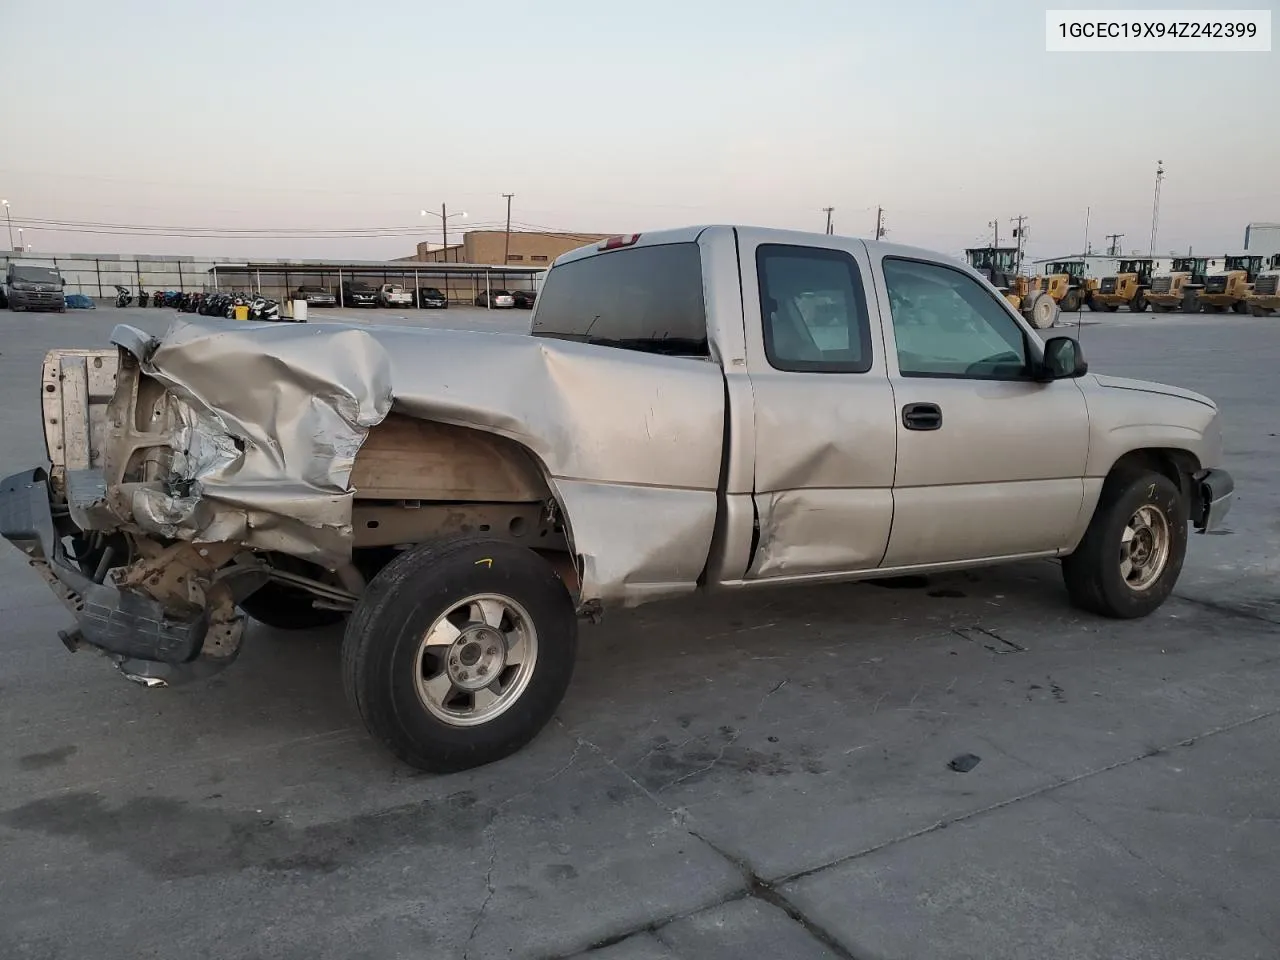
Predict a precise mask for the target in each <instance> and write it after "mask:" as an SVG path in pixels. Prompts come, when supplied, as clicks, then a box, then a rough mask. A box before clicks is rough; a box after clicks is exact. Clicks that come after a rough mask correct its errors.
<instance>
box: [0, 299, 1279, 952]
mask: <svg viewBox="0 0 1280 960" xmlns="http://www.w3.org/2000/svg"><path fill="white" fill-rule="evenodd" d="M455 313H456V315H455ZM168 316H169V314H168V312H166V311H154V312H153V311H115V310H112V309H110V308H105V309H99V310H98V311H96V312H95V313H92V314H78V313H69V314H66V315H64V316H54V315H46V316H41V315H26V314H23V315H16V316H15V315H12V314H0V318H2V319H0V322H2V323H3V324H4V331H3V333H2V334H0V395H2V396H3V399H4V401H5V402H4V403H3V404H0V467H4V468H5V469H13V470H16V469H19V468H21V467H23V466H26V465H27V464H28V463H33V462H35V461H37V460H38V459H39V458H40V457H41V456H42V445H41V442H40V437H39V422H38V411H37V409H36V387H37V383H38V376H39V362H40V358H41V356H42V355H43V352H44V350H45V349H46V348H47V347H49V346H54V345H62V346H86V345H94V344H98V343H103V342H105V340H106V337H107V335H108V333H109V331H110V328H111V326H112V324H113V323H115V322H118V321H119V320H120V319H121V318H122V317H127V318H128V319H129V320H130V321H131V322H139V323H140V324H141V325H144V326H147V327H149V328H150V329H153V330H160V329H163V327H164V325H165V322H166V320H167V317H168ZM379 318H380V319H384V320H385V319H387V316H386V315H379ZM472 318H475V319H476V320H477V321H478V322H482V323H486V324H494V323H520V322H527V315H524V316H519V317H503V318H500V319H499V318H492V317H491V316H485V315H484V314H483V312H482V311H481V312H472V311H465V310H459V311H456V312H455V311H453V310H451V311H450V316H449V317H448V318H447V320H448V322H449V323H451V324H458V323H462V322H469V321H470V319H472ZM319 319H321V320H323V319H324V316H323V315H322V316H321V317H320V318H319ZM414 319H415V318H413V317H410V318H409V319H408V320H405V321H398V320H395V319H392V322H413V320H414ZM1086 319H1088V315H1086ZM433 320H434V318H433ZM435 322H440V321H438V320H436V321H435ZM1082 338H1083V344H1084V348H1085V352H1086V355H1087V356H1088V357H1089V359H1090V362H1091V363H1092V364H1093V366H1094V367H1095V369H1098V370H1101V371H1106V372H1112V373H1117V374H1121V375H1128V376H1137V377H1145V378H1151V379H1162V380H1167V381H1169V382H1173V383H1177V384H1180V385H1184V386H1187V387H1191V388H1193V389H1197V390H1201V391H1202V392H1205V393H1207V394H1209V395H1211V396H1213V397H1214V398H1215V399H1217V400H1218V401H1219V402H1220V403H1221V404H1222V406H1223V407H1224V410H1225V415H1226V418H1227V419H1226V448H1227V464H1226V465H1227V467H1228V468H1229V469H1230V470H1231V471H1232V472H1233V473H1234V474H1235V476H1236V481H1237V488H1238V495H1239V496H1238V502H1237V504H1236V505H1235V507H1234V508H1233V512H1232V514H1231V516H1230V517H1229V526H1230V528H1231V531H1232V532H1231V533H1230V535H1223V536H1208V537H1205V536H1196V537H1193V538H1192V543H1191V549H1190V553H1189V557H1188V561H1187V565H1186V568H1185V572H1184V574H1183V578H1182V581H1181V583H1180V585H1179V588H1178V591H1177V594H1176V596H1175V598H1174V599H1172V600H1171V601H1170V602H1169V603H1168V604H1166V605H1165V607H1164V608H1162V609H1161V610H1160V611H1159V612H1158V613H1156V614H1155V615H1153V616H1152V617H1150V618H1149V619H1147V620H1144V621H1140V622H1135V623H1118V622H1112V621H1106V620H1100V619H1097V618H1094V617H1089V616H1085V615H1081V614H1078V613H1077V612H1076V611H1074V610H1072V609H1071V608H1070V607H1068V606H1067V604H1066V601H1065V595H1064V592H1063V590H1062V587H1061V584H1060V578H1059V571H1058V568H1057V566H1056V565H1055V564H1053V563H1048V562H1043V563H1033V564H1024V565H1019V566H1011V567H1007V568H1001V569H994V570H986V571H974V572H970V573H965V574H958V575H954V576H947V577H931V578H929V579H928V580H920V581H906V582H900V583H896V584H893V585H888V586H886V585H870V584H867V585H859V586H836V587H824V588H814V589H801V590H788V591H779V592H773V593H768V594H758V595H755V596H750V597H733V598H725V599H710V600H699V601H695V602H692V603H686V604H679V605H659V606H653V607H644V608H640V609H639V610H636V611H634V612H630V613H625V614H618V615H610V616H609V617H607V618H606V619H605V621H604V622H603V623H602V624H600V625H597V626H588V627H585V628H584V631H583V643H582V658H581V663H580V666H579V669H578V672H577V674H576V676H575V680H574V683H573V686H572V688H571V689H570V691H569V695H568V697H567V699H566V700H565V703H564V705H563V707H562V708H561V710H560V712H559V715H558V717H557V719H556V721H555V722H554V723H552V724H551V725H550V726H549V727H548V728H547V730H546V731H545V732H544V733H543V734H542V735H541V736H540V737H538V739H537V740H535V741H534V743H533V744H531V745H530V746H529V747H528V748H527V749H526V750H524V751H522V752H521V753H520V754H518V755H517V756H515V757H512V758H510V759H509V760H507V761H504V762H502V763H498V764H493V765H491V766H489V767H485V768H482V769H479V770H475V771H470V772H467V773H463V774H457V775H453V776H449V777H429V776H422V775H418V774H416V773H414V772H413V771H410V770H408V769H406V768H404V767H402V766H400V765H398V764H397V763H396V762H394V761H393V760H391V759H389V758H388V757H387V756H386V755H385V754H383V753H382V752H381V751H380V750H379V749H378V748H377V747H376V746H375V745H374V744H373V743H372V742H371V741H369V740H368V739H367V738H366V737H365V735H364V732H363V730H362V729H361V728H360V726H359V725H358V723H357V722H356V721H355V720H353V718H352V717H351V715H350V714H349V712H348V710H347V707H346V704H345V702H344V701H343V698H342V695H341V690H340V688H339V684H338V641H339V637H340V633H339V631H336V630H330V631H321V632H317V633H313V634H307V635H290V634H284V633H277V632H274V631H272V630H269V629H267V628H265V627H262V626H261V625H257V624H255V625H253V626H252V628H251V630H250V635H249V638H248V641H247V645H246V649H245V652H244V654H243V655H242V657H241V658H240V660H239V661H238V663H237V664H236V665H235V666H234V667H233V668H232V669H231V670H229V671H227V672H226V673H224V674H222V675H220V676H219V677H216V678H215V679H213V680H211V681H209V682H206V683H203V684H200V685H198V686H192V687H187V688H185V689H177V690H160V691H150V690H144V689H141V688H137V687H134V686H132V685H130V684H128V683H126V682H125V681H123V680H122V679H120V678H119V677H118V676H117V675H116V674H115V673H114V672H113V671H112V670H111V669H110V667H109V665H108V664H106V663H105V662H104V661H102V660H100V659H98V658H95V657H92V656H89V655H85V654H81V655H75V656H72V655H70V654H68V653H67V652H66V651H65V650H64V649H63V647H62V645H61V644H60V643H59V642H58V641H57V638H56V634H55V631H56V630H57V629H58V628H59V627H61V626H64V625H65V624H66V622H67V617H66V616H65V615H64V614H63V613H62V611H61V609H60V608H59V607H58V606H57V605H56V604H55V603H54V601H53V598H52V596H51V595H50V594H49V593H48V591H47V589H46V588H45V587H44V586H43V585H42V584H41V583H40V582H39V581H38V579H37V578H36V577H34V576H33V575H31V574H30V572H29V571H27V570H26V568H25V567H24V566H23V564H22V563H21V561H20V559H19V557H18V556H17V554H16V553H15V552H14V551H12V550H9V549H5V550H3V551H0V575H2V576H0V616H2V617H3V618H4V622H5V625H6V629H5V630H4V651H3V658H2V659H0V723H2V724H3V729H4V731H5V732H4V736H3V749H2V750H0V863H3V864H4V869H3V870H0V957H5V958H8V957H11V956H12V957H22V958H42V960H44V958H49V960H52V958H64V957H65V958H72V957H81V956H92V957H95V958H98V960H113V958H137V957H164V958H169V957H173V956H185V957H190V958H201V957H210V958H212V957H217V958H219V960H225V958H233V957H234V958H240V957H243V958H268V957H269V958H295V957H296V958H307V960H320V958H343V960H348V958H370V960H374V958H377V960H383V958H402V957H403V958H409V957H413V958H420V957H432V958H450V957H468V958H488V957H527V958H551V957H569V956H576V955H585V956H590V957H593V958H595V960H639V958H666V960H670V958H692V957H697V958H700V960H702V958H720V957H725V958H731V957H742V956H756V955H760V956H780V957H788V958H791V957H795V958H808V957H815V958H816V957H836V958H849V957H855V958H858V960H870V958H905V957H930V958H932V957H948V958H953V957H972V958H975V960H976V958H982V960H994V958H1022V957H1027V958H1032V957H1034V958H1036V960H1045V958H1057V957H1063V958H1068V957H1070V958H1072V960H1081V958H1093V957H1096V958H1100V960H1101V958H1106V960H1113V958H1118V957H1126V958H1129V957H1131V958H1147V957H1151V958H1155V957H1159V958H1162V960H1165V958H1180V957H1186V958H1197V960H1200V958H1209V957H1223V958H1232V960H1240V958H1249V957H1260V958H1261V957H1268V958H1270V957H1275V956H1276V955H1278V954H1280V907H1277V906H1276V902H1275V897H1274V894H1273V892H1272V888H1273V886H1274V884H1273V881H1274V878H1275V877H1276V876H1277V873H1278V872H1280V800H1278V799H1277V797H1278V796H1280V759H1277V754H1276V751H1275V748H1274V744H1275V743H1276V741H1277V738H1280V645H1278V644H1277V626H1276V624H1277V623H1278V622H1280V592H1278V591H1277V587H1276V567H1277V563H1278V562H1280V550H1278V549H1277V546H1278V544H1277V540H1278V538H1280V520H1278V519H1277V517H1278V516H1280V514H1278V513H1277V510H1276V507H1277V493H1276V490H1275V487H1274V485H1273V483H1272V477H1273V476H1274V474H1275V471H1276V468H1277V465H1280V453H1278V451H1280V440H1277V438H1276V434H1277V433H1280V427H1277V426H1276V425H1275V422H1274V415H1273V413H1272V399H1271V395H1270V391H1269V388H1268V387H1267V386H1266V383H1267V381H1268V379H1269V374H1270V371H1271V370H1273V369H1274V368H1275V367H1276V365H1277V362H1278V361H1280V326H1277V325H1275V324H1274V322H1267V321H1262V320H1252V319H1250V318H1236V317H1198V318H1182V317H1178V316H1172V317H1160V318H1156V317H1153V316H1151V315H1149V314H1148V315H1140V316H1135V317H1132V318H1129V317H1127V316H1126V315H1125V314H1123V313H1121V314H1117V315H1114V316H1113V315H1108V318H1107V319H1106V320H1105V321H1103V322H1102V323H1098V324H1090V325H1088V326H1085V327H1084V328H1083V329H1082ZM966 753H971V754H974V755H976V756H978V757H979V758H980V760H979V762H978V764H977V765H976V766H975V767H973V768H972V769H971V770H969V771H968V772H967V773H958V772H956V771H953V770H951V769H949V768H948V766H947V764H948V762H949V761H950V760H951V759H952V758H954V757H956V756H958V755H960V754H966Z"/></svg>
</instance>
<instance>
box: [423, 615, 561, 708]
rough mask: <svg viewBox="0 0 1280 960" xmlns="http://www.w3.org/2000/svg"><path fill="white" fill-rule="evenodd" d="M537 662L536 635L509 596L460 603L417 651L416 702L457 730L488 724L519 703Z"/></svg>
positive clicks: (431, 631) (437, 624) (528, 621)
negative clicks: (419, 702)
mask: <svg viewBox="0 0 1280 960" xmlns="http://www.w3.org/2000/svg"><path fill="white" fill-rule="evenodd" d="M537 660H538V633H537V631H536V630H535V629H534V627H533V619H532V618H531V617H530V616H529V613H528V611H526V610H525V608H524V607H522V606H521V605H520V604H518V603H516V601H514V600H512V599H511V598H510V597H503V596H500V595H498V594H480V595H477V596H474V597H468V598H467V599H465V600H462V601H459V602H458V603H456V604H454V605H453V606H452V607H450V608H449V610H448V611H446V612H445V614H444V615H443V616H441V617H440V618H439V619H437V620H436V622H435V623H433V624H432V625H431V628H430V629H429V630H428V631H427V632H426V633H425V634H424V635H423V637H422V643H421V645H420V646H419V648H418V656H417V658H416V661H415V662H416V664H417V689H418V698H419V699H420V700H421V701H422V705H423V706H425V707H426V708H427V710H428V711H429V712H430V713H431V715H432V716H434V717H436V718H437V719H439V720H442V721H444V722H445V723H447V724H450V725H451V726H455V727H473V726H477V725H479V724H482V723H487V722H488V721H490V720H492V719H493V718H494V717H496V716H498V715H499V714H501V713H503V712H504V711H505V710H507V709H508V708H509V707H510V706H511V705H512V704H513V703H515V702H516V700H518V699H519V698H520V695H521V694H522V693H523V692H524V690H525V688H526V687H527V686H528V685H529V679H530V678H531V677H532V676H533V668H534V665H535V664H536V663H537Z"/></svg>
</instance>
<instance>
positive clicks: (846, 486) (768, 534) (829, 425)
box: [739, 230, 897, 580]
mask: <svg viewBox="0 0 1280 960" xmlns="http://www.w3.org/2000/svg"><path fill="white" fill-rule="evenodd" d="M739 254H740V262H741V264H742V277H743V303H744V306H745V308H746V311H747V316H748V317H751V316H752V315H753V313H754V315H755V316H757V317H759V318H760V320H761V322H760V324H759V325H756V324H753V323H750V322H748V325H747V331H748V344H747V356H748V365H749V370H750V377H751V386H752V391H753V393H754V396H755V443H756V458H755V492H754V499H755V507H756V512H757V517H758V538H757V543H756V546H755V550H754V551H753V553H752V558H751V563H750V567H749V569H748V571H747V574H746V579H748V580H763V579H789V578H805V577H813V578H819V577H822V576H824V575H837V574H841V573H846V572H852V571H859V570H868V569H874V568H875V567H877V566H878V565H879V564H880V560H881V558H882V557H883V555H884V551H885V548H886V546H887V544H888V539H889V530H890V525H891V522H892V519H893V472H894V458H895V455H896V443H897V439H896V433H895V427H894V417H893V393H892V390H891V388H890V386H889V380H888V375H887V373H886V370H885V363H884V356H883V344H882V339H881V337H880V335H879V331H878V330H877V329H874V328H873V325H872V324H873V321H872V317H873V316H874V313H873V312H872V311H870V310H869V309H868V304H867V294H866V291H868V290H870V289H871V286H872V284H871V279H870V271H869V266H868V263H867V259H866V253H865V248H864V247H863V245H862V244H861V243H860V242H859V241H855V240H844V239H838V238H835V237H828V238H824V240H822V241H817V242H816V243H815V240H814V238H812V237H804V236H802V235H796V238H795V239H794V240H792V241H789V242H781V243H779V242H778V241H777V234H776V233H774V232H771V233H770V241H769V242H766V241H765V240H764V238H763V237H761V236H758V235H753V232H752V231H749V230H743V231H739Z"/></svg>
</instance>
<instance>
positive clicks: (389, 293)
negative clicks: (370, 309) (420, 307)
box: [378, 283, 413, 307]
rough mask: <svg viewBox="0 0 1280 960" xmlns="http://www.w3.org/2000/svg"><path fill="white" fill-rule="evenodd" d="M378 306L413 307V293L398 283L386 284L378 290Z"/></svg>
mask: <svg viewBox="0 0 1280 960" xmlns="http://www.w3.org/2000/svg"><path fill="white" fill-rule="evenodd" d="M378 306H380V307H412V306H413V291H411V290H406V289H405V288H404V287H402V286H400V284H398V283H384V284H383V285H382V286H380V287H379V288H378Z"/></svg>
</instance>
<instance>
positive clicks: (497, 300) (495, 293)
mask: <svg viewBox="0 0 1280 960" xmlns="http://www.w3.org/2000/svg"><path fill="white" fill-rule="evenodd" d="M515 305H516V301H515V298H514V297H513V296H511V291H509V290H489V291H483V290H482V291H481V292H480V295H479V296H478V297H476V306H477V307H493V308H494V309H503V310H505V309H508V308H510V307H514V306H515Z"/></svg>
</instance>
